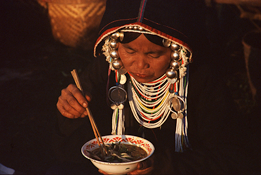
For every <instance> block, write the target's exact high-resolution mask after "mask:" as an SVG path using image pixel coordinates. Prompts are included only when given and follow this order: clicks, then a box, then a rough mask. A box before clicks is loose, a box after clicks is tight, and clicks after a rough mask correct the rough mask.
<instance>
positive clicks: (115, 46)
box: [110, 32, 124, 72]
mask: <svg viewBox="0 0 261 175" xmlns="http://www.w3.org/2000/svg"><path fill="white" fill-rule="evenodd" d="M123 37H124V34H123V33H122V32H116V33H113V34H112V35H111V40H110V47H111V51H110V56H111V57H112V59H113V61H112V62H111V65H112V67H113V68H114V69H115V70H120V69H121V68H122V67H123V64H122V62H121V60H120V58H119V54H118V52H117V49H118V46H119V43H118V42H117V40H121V41H122V40H123ZM121 72H123V71H121Z"/></svg>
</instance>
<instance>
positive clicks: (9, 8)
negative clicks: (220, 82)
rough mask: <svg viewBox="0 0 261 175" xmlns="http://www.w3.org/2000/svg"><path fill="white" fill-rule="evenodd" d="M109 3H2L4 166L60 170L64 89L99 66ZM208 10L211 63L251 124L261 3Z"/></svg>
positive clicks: (221, 4) (0, 128)
mask: <svg viewBox="0 0 261 175" xmlns="http://www.w3.org/2000/svg"><path fill="white" fill-rule="evenodd" d="M105 3H106V2H105V0H93V1H91V0H38V1H37V0H8V1H4V0H2V1H0V25H1V27H0V29H1V30H0V32H1V33H0V37H1V42H0V49H1V51H0V58H1V59H0V62H1V64H0V98H1V105H0V109H1V110H0V112H1V113H0V164H2V165H4V166H6V167H10V168H12V169H14V170H15V171H16V172H19V173H20V174H38V175H41V174H45V171H46V169H48V167H49V166H50V165H52V164H53V163H55V161H56V160H55V158H54V157H53V154H52V151H51V147H50V135H51V132H52V128H53V125H54V122H55V115H56V112H57V110H56V102H57V99H58V97H59V95H60V91H61V89H63V88H65V87H66V86H67V85H68V84H69V83H73V79H72V78H71V74H70V71H71V70H72V69H77V70H78V71H79V72H81V71H82V70H84V68H85V67H86V66H87V65H88V63H89V62H90V61H91V60H92V59H93V56H92V55H93V53H92V52H93V44H94V42H95V39H96V36H97V32H98V26H99V22H100V19H101V17H102V15H103V12H104V10H105ZM204 3H205V8H206V10H207V15H206V25H207V27H208V33H206V35H208V38H209V40H210V43H211V46H212V49H213V55H216V57H217V58H219V59H217V60H213V61H214V62H215V63H216V64H217V66H219V68H220V69H221V70H222V72H223V73H224V75H223V77H224V79H225V81H226V83H227V87H228V88H229V90H230V92H231V93H232V96H233V100H234V102H235V103H236V105H237V110H239V111H240V112H241V113H242V114H243V115H245V116H246V119H247V120H249V122H252V120H251V118H252V116H255V117H258V116H260V114H259V112H258V111H259V110H257V109H258V104H259V99H260V98H259V96H260V90H259V89H260V86H261V85H260V78H259V77H260V75H261V73H260V67H259V66H260V65H261V64H260V60H261V56H260V52H261V44H260V42H261V36H260V32H261V2H260V1H259V0H249V1H246V0H244V1H240V0H238V1H236V0H234V1H233V0H230V1H226V0H223V1H222V0H216V1H210V0H209V1H208V0H206V1H205V2H204ZM252 31H255V32H254V33H253V32H252ZM258 31H259V32H258ZM251 32H252V33H251ZM249 33H250V34H249ZM248 64H249V65H248ZM248 68H250V69H248ZM249 72H250V74H251V79H250V75H249V74H248V73H249ZM250 80H251V81H250ZM251 127H252V126H251Z"/></svg>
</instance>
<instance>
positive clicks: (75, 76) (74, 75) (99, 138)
mask: <svg viewBox="0 0 261 175" xmlns="http://www.w3.org/2000/svg"><path fill="white" fill-rule="evenodd" d="M71 74H72V76H73V79H74V81H75V84H76V86H77V88H78V89H79V90H80V91H81V92H82V93H83V89H82V87H81V84H80V80H79V78H78V74H77V72H76V70H75V69H74V70H73V71H71ZM86 111H87V113H88V117H89V120H90V123H91V125H92V129H93V132H94V135H95V137H96V140H97V142H98V144H99V146H100V148H101V149H103V150H104V152H105V154H107V150H106V148H105V145H104V142H103V139H102V137H101V135H100V133H99V130H98V128H97V126H96V124H95V121H94V119H93V116H92V114H91V111H90V110H89V108H88V107H86ZM100 143H102V145H101V144H100Z"/></svg>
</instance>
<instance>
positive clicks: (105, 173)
mask: <svg viewBox="0 0 261 175" xmlns="http://www.w3.org/2000/svg"><path fill="white" fill-rule="evenodd" d="M99 172H100V173H102V174H104V175H106V174H108V173H106V172H104V171H102V170H100V169H99Z"/></svg>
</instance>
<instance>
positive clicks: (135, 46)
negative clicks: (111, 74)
mask: <svg viewBox="0 0 261 175" xmlns="http://www.w3.org/2000/svg"><path fill="white" fill-rule="evenodd" d="M118 53H119V56H120V59H121V60H122V63H123V65H124V68H125V69H126V70H127V71H128V72H129V73H130V74H131V75H132V76H133V77H134V78H135V79H136V80H137V81H138V82H140V83H148V82H151V81H153V80H155V79H157V78H159V77H161V76H162V75H163V74H165V73H166V70H167V69H168V68H169V64H170V60H171V58H170V54H171V49H170V48H166V47H163V46H159V45H157V44H154V43H152V42H150V41H149V40H148V39H147V38H146V37H145V36H144V35H143V34H141V35H140V36H139V37H138V38H137V39H135V40H133V41H131V42H129V43H125V44H123V43H119V48H118Z"/></svg>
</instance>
